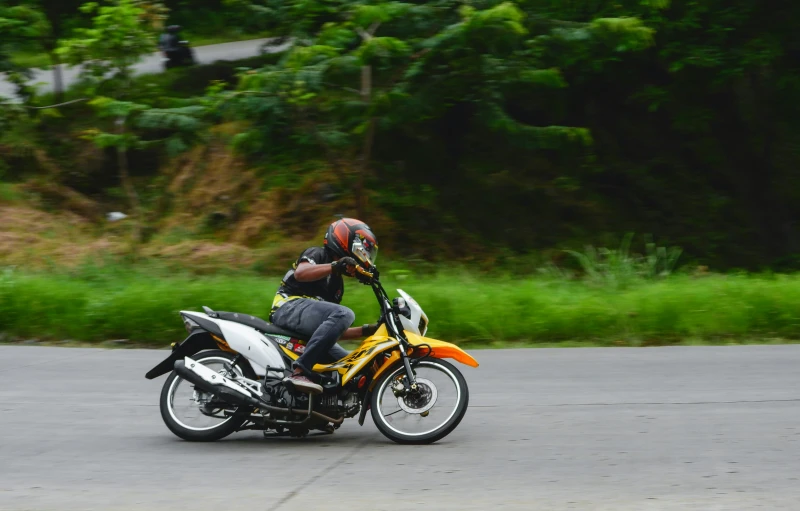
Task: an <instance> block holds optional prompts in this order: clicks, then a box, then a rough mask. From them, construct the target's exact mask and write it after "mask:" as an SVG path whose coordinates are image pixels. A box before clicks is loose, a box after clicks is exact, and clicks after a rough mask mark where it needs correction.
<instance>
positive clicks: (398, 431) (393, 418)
mask: <svg viewBox="0 0 800 511" xmlns="http://www.w3.org/2000/svg"><path fill="white" fill-rule="evenodd" d="M414 372H415V373H416V379H417V390H416V392H411V393H409V394H407V395H398V394H395V392H396V389H395V386H396V387H397V388H398V389H402V388H403V385H402V383H403V381H404V380H405V378H406V371H405V368H404V367H403V366H402V365H400V366H398V367H397V369H395V370H393V371H391V372H389V373H388V374H386V375H384V376H383V377H382V378H381V380H380V381H379V382H378V384H377V386H376V387H375V392H374V393H373V394H372V420H373V421H375V425H376V426H377V427H378V429H379V430H380V432H381V433H383V434H384V435H385V436H386V437H387V438H390V439H392V440H394V441H395V442H397V443H400V444H430V443H433V442H436V441H437V440H440V439H442V438H444V437H446V436H447V435H448V434H450V432H451V431H453V430H454V429H456V426H458V424H459V423H460V422H461V419H463V418H464V414H466V413H467V405H468V404H469V390H468V389H467V382H466V381H465V380H464V377H463V376H462V375H461V373H460V372H459V371H458V369H456V368H455V367H454V366H453V365H452V364H450V363H448V362H445V361H444V360H425V361H422V362H420V363H419V364H418V365H417V366H416V367H415V368H414ZM395 384H397V385H395Z"/></svg>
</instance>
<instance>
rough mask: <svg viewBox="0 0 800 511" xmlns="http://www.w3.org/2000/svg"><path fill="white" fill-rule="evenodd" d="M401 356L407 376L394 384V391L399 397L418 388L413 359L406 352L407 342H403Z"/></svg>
mask: <svg viewBox="0 0 800 511" xmlns="http://www.w3.org/2000/svg"><path fill="white" fill-rule="evenodd" d="M400 357H401V358H402V359H403V367H405V369H406V377H405V378H404V379H403V380H400V381H396V382H395V383H393V384H392V392H393V393H394V395H395V396H397V397H401V396H405V395H407V394H408V393H410V392H416V390H417V375H416V374H414V370H413V369H412V368H411V360H410V359H409V357H408V353H407V352H406V347H405V343H401V346H400Z"/></svg>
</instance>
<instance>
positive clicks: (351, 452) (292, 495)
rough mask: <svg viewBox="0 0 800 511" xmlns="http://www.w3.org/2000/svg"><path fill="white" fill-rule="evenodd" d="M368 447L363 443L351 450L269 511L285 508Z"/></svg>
mask: <svg viewBox="0 0 800 511" xmlns="http://www.w3.org/2000/svg"><path fill="white" fill-rule="evenodd" d="M366 445H367V444H366V443H363V444H361V445H357V446H356V447H354V448H353V449H351V450H350V451H349V452H347V453H345V454H344V455H343V456H341V457H339V458H338V459H336V460H335V461H332V462H331V463H329V464H328V465H326V466H325V467H324V468H323V469H322V470H320V471H319V472H318V473H317V474H316V475H314V476H312V477H310V478H309V479H308V480H307V481H305V482H303V483H301V484H299V485H298V486H297V487H296V488H295V489H294V490H292V491H290V492H289V493H288V494H287V495H286V496H285V497H283V498H282V499H281V500H279V501H278V502H277V503H276V504H275V505H274V506H273V507H271V508H269V509H268V511H277V510H278V509H280V508H281V506H283V505H284V504H287V503H288V502H289V501H290V500H292V499H293V498H295V497H296V496H297V495H299V494H300V492H301V491H302V490H303V489H304V488H307V487H308V486H309V485H312V484H314V483H315V482H317V481H318V480H319V479H321V478H322V476H323V475H325V474H328V473H330V472H331V471H332V470H333V469H334V468H336V467H337V466H339V465H341V464H343V463H344V462H345V461H347V460H348V459H349V458H351V457H353V456H354V455H355V454H356V453H357V452H358V451H360V450H361V449H363V448H364V447H366Z"/></svg>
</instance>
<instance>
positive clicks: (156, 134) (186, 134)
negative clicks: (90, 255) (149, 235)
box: [83, 96, 206, 253]
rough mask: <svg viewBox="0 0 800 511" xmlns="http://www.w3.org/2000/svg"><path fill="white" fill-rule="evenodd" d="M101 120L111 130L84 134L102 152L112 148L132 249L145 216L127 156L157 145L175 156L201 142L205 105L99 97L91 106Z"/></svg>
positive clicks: (139, 234)
mask: <svg viewBox="0 0 800 511" xmlns="http://www.w3.org/2000/svg"><path fill="white" fill-rule="evenodd" d="M90 105H91V106H92V107H93V108H94V109H95V111H96V112H97V114H98V117H99V118H100V119H109V120H110V121H111V126H110V129H102V128H95V129H92V130H88V131H86V132H85V133H84V134H83V137H84V138H85V139H87V140H91V141H92V142H94V143H95V144H96V145H97V146H98V147H100V148H103V149H105V148H113V149H114V151H115V153H116V156H117V162H116V163H117V169H118V172H119V178H120V183H121V184H122V187H123V189H124V191H125V194H126V195H127V197H128V202H129V206H130V208H131V212H132V215H131V216H132V217H133V223H132V225H133V232H132V249H133V251H134V253H135V251H136V249H137V247H138V246H139V245H140V244H141V243H142V242H143V241H144V237H143V227H144V224H145V215H144V212H143V210H142V204H141V201H140V199H139V194H138V193H137V192H136V188H135V186H134V184H133V181H132V179H131V176H130V170H129V162H128V153H129V152H130V151H131V150H134V149H141V148H146V147H149V146H153V145H156V144H159V145H164V146H165V147H166V148H167V150H168V151H169V152H170V153H172V154H175V153H177V152H180V151H183V150H185V149H186V148H188V147H189V146H190V145H191V144H193V143H194V142H196V141H197V140H199V137H200V136H201V134H202V130H203V127H204V126H205V123H204V121H203V117H204V115H205V113H206V108H205V106H204V105H203V104H202V102H197V103H196V104H188V105H184V106H178V107H174V108H153V107H151V106H149V105H145V104H141V103H135V102H131V101H120V100H116V99H111V98H107V97H102V96H101V97H97V98H95V99H93V100H92V101H91V102H90Z"/></svg>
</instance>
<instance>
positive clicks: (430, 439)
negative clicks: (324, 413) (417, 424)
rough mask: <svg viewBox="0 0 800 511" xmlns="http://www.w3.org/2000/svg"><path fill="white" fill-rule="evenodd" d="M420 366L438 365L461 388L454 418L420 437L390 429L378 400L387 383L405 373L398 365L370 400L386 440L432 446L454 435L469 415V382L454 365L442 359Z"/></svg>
mask: <svg viewBox="0 0 800 511" xmlns="http://www.w3.org/2000/svg"><path fill="white" fill-rule="evenodd" d="M419 365H420V366H425V365H429V366H430V365H438V366H440V367H442V368H444V369H446V370H447V371H449V372H450V373H451V374H452V375H453V377H454V378H455V382H456V383H457V384H458V386H459V387H460V397H459V400H458V404H457V405H456V409H455V413H454V414H453V416H452V417H451V418H450V419H449V420H448V421H447V422H446V423H444V424H443V425H442V426H441V427H439V428H438V429H436V430H435V431H431V432H430V433H427V434H425V435H420V436H412V435H406V434H402V433H400V432H398V431H395V430H393V429H392V428H390V427H389V426H388V424H386V422H385V421H384V420H383V416H382V415H381V412H380V411H379V406H378V399H380V396H381V395H382V394H383V388H384V385H386V384H387V383H386V382H387V381H388V380H389V379H390V378H394V377H395V376H396V375H397V374H398V371H405V368H404V367H403V364H398V365H397V366H395V367H394V368H392V369H391V370H390V371H387V372H386V374H384V375H383V376H382V377H381V378H380V380H379V381H378V383H377V384H376V385H375V391H374V392H373V393H372V397H371V399H370V403H371V411H372V421H373V422H374V423H375V426H377V428H378V430H379V431H380V432H381V433H383V435H384V436H385V437H386V438H388V439H390V440H392V441H394V442H397V443H398V444H432V443H434V442H436V441H439V440H441V439H442V438H444V437H446V436H447V435H449V434H450V433H452V431H453V430H454V429H456V427H457V426H458V425H459V423H460V422H461V419H463V418H464V415H465V414H466V413H467V407H468V406H469V389H468V388H467V381H466V380H465V379H464V376H463V375H462V374H461V372H460V371H459V370H458V369H456V367H455V366H454V365H453V364H451V363H449V362H446V361H444V360H440V359H428V360H424V361H422V362H420V363H419Z"/></svg>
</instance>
